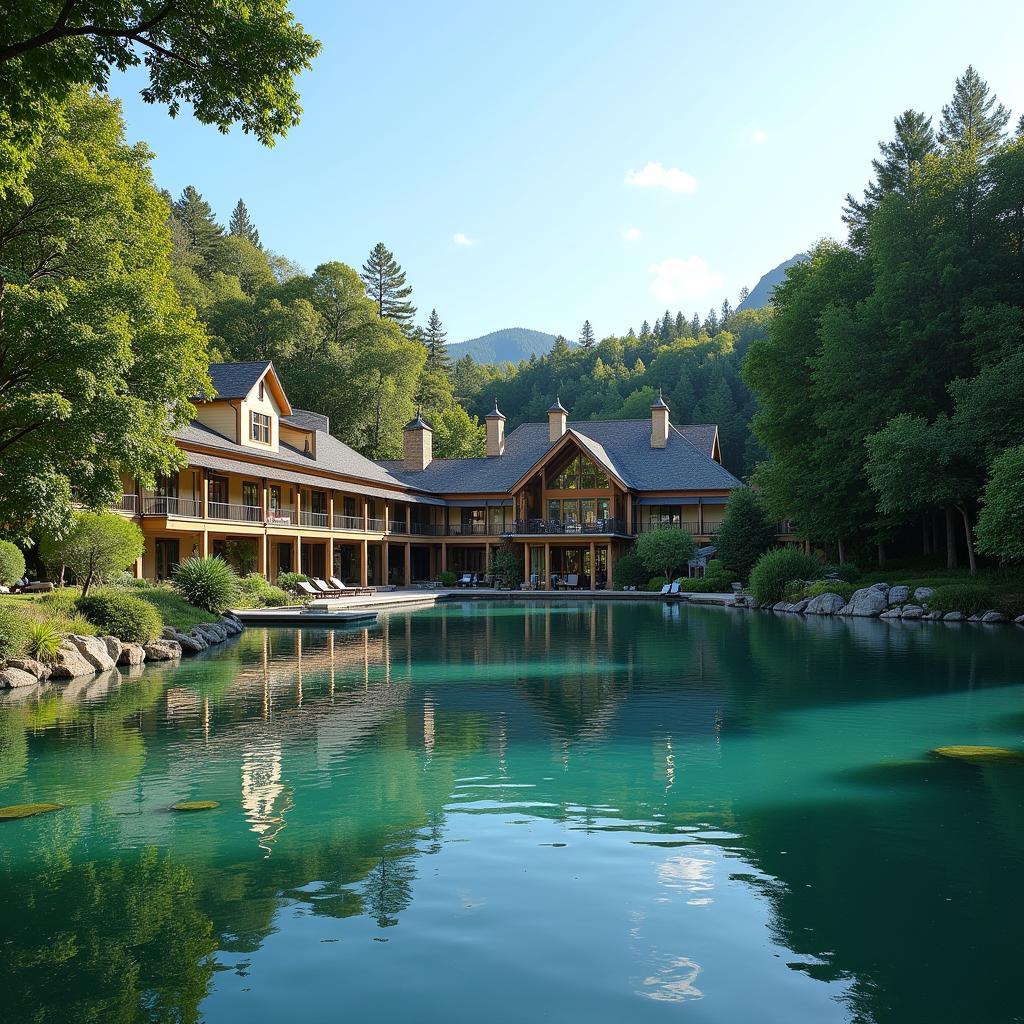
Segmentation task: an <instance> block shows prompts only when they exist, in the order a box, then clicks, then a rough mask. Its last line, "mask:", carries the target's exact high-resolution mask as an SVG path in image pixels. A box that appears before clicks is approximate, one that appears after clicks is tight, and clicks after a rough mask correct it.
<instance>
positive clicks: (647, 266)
mask: <svg viewBox="0 0 1024 1024" xmlns="http://www.w3.org/2000/svg"><path fill="white" fill-rule="evenodd" d="M292 6H293V9H294V10H295V12H296V14H297V16H298V18H299V20H300V21H301V22H302V23H303V24H304V25H305V26H306V28H307V29H308V30H309V31H310V32H312V33H313V34H314V35H316V36H317V37H318V38H320V39H321V40H322V41H323V43H324V50H323V53H322V55H321V56H320V57H319V59H318V60H317V61H316V63H315V65H314V67H313V70H312V71H309V72H307V73H306V74H305V75H303V76H302V78H301V79H300V82H299V87H300V91H301V93H302V102H303V107H304V110H305V113H304V115H303V121H302V124H301V125H300V126H299V127H298V128H296V129H294V130H293V131H292V132H291V133H290V134H289V136H288V138H287V139H285V140H284V141H282V142H280V143H278V145H277V146H276V147H274V148H273V149H264V148H263V147H261V146H260V145H259V144H258V143H257V142H255V141H254V140H253V139H252V138H250V137H248V136H245V135H244V134H243V133H241V132H240V131H233V132H232V133H231V134H229V135H227V136H224V135H221V134H219V133H218V132H217V131H216V129H213V128H208V127H204V126H202V125H199V124H198V123H196V122H195V121H193V120H192V119H191V118H189V117H187V116H185V115H184V114H182V115H181V116H180V117H179V118H178V119H177V120H176V121H172V120H170V119H169V118H168V117H167V116H166V114H165V113H164V112H163V110H162V109H161V108H159V107H150V106H147V105H146V104H144V103H143V102H142V101H141V100H140V99H139V98H138V95H137V89H138V85H139V81H140V78H139V76H138V75H137V74H132V75H127V76H121V77H118V78H115V80H114V83H113V85H114V88H113V90H112V91H113V92H114V94H115V95H117V96H119V97H121V98H122V99H123V100H124V108H125V115H126V118H127V120H128V124H129V134H130V137H131V138H132V139H138V138H141V139H145V140H146V141H147V142H148V143H149V144H150V146H151V147H152V148H153V149H154V151H155V152H156V154H157V157H156V161H155V164H154V170H155V174H156V177H157V180H158V182H159V183H160V184H161V185H162V186H163V187H165V188H168V189H170V190H171V192H173V193H174V194H177V193H178V192H180V190H181V189H182V188H183V187H184V186H185V185H187V184H194V185H195V186H196V187H197V188H199V190H200V191H201V192H202V193H203V194H204V196H205V197H206V198H207V199H208V200H209V201H210V203H211V204H212V205H213V207H214V209H215V210H216V211H217V212H218V214H219V215H220V216H221V217H222V218H223V219H224V220H225V221H226V220H227V218H228V215H229V214H230V211H231V208H232V206H233V205H234V203H235V201H236V200H237V199H238V198H239V196H241V197H243V198H244V199H245V201H246V204H247V205H248V206H249V209H250V212H251V214H252V216H253V218H254V220H255V221H256V224H257V226H258V227H259V230H260V234H261V237H262V239H263V241H264V244H266V245H267V246H269V247H270V248H272V249H274V250H275V251H277V252H282V253H284V254H286V255H288V256H290V257H291V258H293V259H295V260H297V261H298V262H299V263H300V264H301V265H302V266H304V267H305V268H307V269H309V270H311V269H312V268H313V267H315V266H316V265H317V264H318V263H320V262H323V261H325V260H333V259H337V260H342V261H344V262H346V263H349V264H351V265H352V266H354V267H357V268H358V267H359V266H361V265H362V263H363V261H364V259H365V258H366V254H367V253H368V252H369V250H370V248H371V247H372V246H373V245H374V243H376V242H377V241H383V242H384V243H385V244H386V245H387V246H388V247H389V248H391V249H392V250H393V251H394V252H395V254H396V256H397V257H398V259H399V260H400V262H401V263H402V264H403V266H404V267H405V269H406V271H407V273H408V278H409V283H410V284H412V286H413V289H414V293H413V299H414V301H415V302H416V304H417V305H418V306H419V307H420V315H421V317H422V318H423V319H424V320H425V319H426V316H427V315H428V314H429V311H430V308H431V307H436V308H437V310H438V312H439V314H440V315H441V318H442V320H443V321H444V323H445V326H446V328H447V329H448V337H449V340H450V341H460V340H464V339H466V338H470V337H475V336H477V335H480V334H483V333H486V332H488V331H491V330H496V329H498V328H501V327H516V326H519V327H532V328H536V329H538V330H544V331H550V332H553V333H557V332H561V333H564V334H566V335H567V336H569V337H572V338H575V337H576V336H577V334H578V333H579V327H580V324H581V323H582V321H583V320H584V318H589V319H590V320H591V322H592V323H593V325H594V328H595V330H596V332H597V334H598V336H599V337H602V336H604V335H607V334H612V333H623V332H625V331H626V329H627V328H628V327H630V326H634V327H636V328H639V326H640V323H641V321H642V320H644V319H645V318H646V319H649V320H651V321H653V320H654V318H655V316H657V315H658V314H659V312H661V311H662V310H664V309H665V308H666V307H670V308H671V309H672V310H673V311H675V310H676V309H679V308H681V309H683V310H685V311H686V312H687V313H688V314H692V312H693V311H694V310H699V311H701V313H702V315H703V313H704V312H706V311H707V309H708V308H709V306H711V305H715V306H716V307H717V306H718V305H720V303H721V301H722V299H723V298H724V297H726V296H728V297H729V299H730V300H731V301H732V302H733V303H735V301H736V295H737V292H738V291H739V289H740V287H741V286H742V285H747V286H749V287H753V285H754V283H755V282H756V281H757V279H758V277H759V276H760V275H761V274H762V273H763V272H764V271H766V270H768V269H769V268H771V267H772V266H774V265H775V264H777V263H779V262H781V261H782V260H783V259H786V258H788V257H789V256H791V255H793V254H794V253H795V252H799V251H801V250H804V249H806V248H808V247H809V246H810V245H812V244H813V243H814V242H815V241H816V240H817V239H819V238H821V237H823V236H834V237H839V236H841V235H842V223H841V221H840V207H841V203H842V198H843V196H844V195H845V193H846V192H847V191H850V190H854V191H859V190H860V189H862V188H863V186H864V184H865V182H866V180H867V176H868V173H869V170H870V166H869V161H870V159H871V157H872V156H873V155H874V154H875V149H876V145H877V142H878V140H879V139H880V138H883V137H888V135H889V134H890V127H891V124H892V118H893V117H894V116H895V115H896V114H898V113H899V112H900V111H901V110H903V109H905V108H906V107H909V106H913V107H916V108H918V109H922V110H924V111H926V112H928V113H935V114H936V115H938V112H939V110H940V109H941V106H942V104H943V103H944V102H946V100H947V99H948V97H949V94H950V93H951V90H952V86H953V82H954V79H955V78H956V76H957V75H958V74H960V73H961V72H962V71H963V69H964V68H965V67H966V66H967V65H968V64H970V63H973V64H974V65H975V66H976V67H977V68H978V70H979V71H980V73H981V74H982V76H983V77H984V78H986V79H987V80H988V82H989V85H990V86H991V87H992V88H993V89H994V90H995V91H996V92H997V93H998V95H999V97H1000V99H1001V100H1002V101H1003V102H1004V103H1005V104H1006V105H1007V106H1009V107H1011V108H1012V109H1013V110H1014V111H1015V117H1016V115H1017V114H1018V113H1020V112H1021V111H1022V110H1024V61H1021V59H1020V48H1019V41H1020V38H1021V32H1022V29H1024V12H1022V8H1021V5H1020V4H1019V3H1012V2H1004V3H986V2H980V3H979V2H975V3H972V4H970V5H967V4H964V3H962V2H960V3H954V2H945V0H939V2H923V0H918V2H914V3H907V2H902V3H901V2H898V0H897V2H893V0H889V2H887V3H878V2H861V3H858V4H856V5H852V4H842V5H840V4H834V3H824V4H822V3H786V2H784V0H781V2H775V3H771V4H764V3H721V4H712V3H700V4H698V3H690V2H685V3H684V2H650V3H646V4H643V5H635V4H626V3H621V2H617V3H613V2H606V0H600V2H597V0H593V2H588V3H583V2H562V0H560V2H548V3H533V2H519V3H516V4H514V5H513V4H506V5H503V6H501V7H498V6H497V5H494V4H484V3H481V2H475V3H470V2H445V0H438V2H437V3H434V4H429V5H428V4H425V3H406V2H392V3H389V4H386V5H384V4H382V5H369V4H360V5H355V4H345V5H344V6H342V5H340V4H336V3H333V2H326V0H293V5H292Z"/></svg>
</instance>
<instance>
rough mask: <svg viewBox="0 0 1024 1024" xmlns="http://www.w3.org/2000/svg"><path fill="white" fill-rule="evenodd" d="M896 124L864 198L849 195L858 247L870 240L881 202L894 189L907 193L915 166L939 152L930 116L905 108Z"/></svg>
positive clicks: (849, 220)
mask: <svg viewBox="0 0 1024 1024" xmlns="http://www.w3.org/2000/svg"><path fill="white" fill-rule="evenodd" d="M893 126H894V128H895V135H894V137H893V139H892V141H891V142H880V143H879V144H878V149H879V153H880V156H879V157H876V158H875V159H874V160H872V161H871V166H872V168H873V169H874V172H875V177H874V180H873V181H871V182H869V183H868V187H867V188H866V189H865V190H864V197H863V199H855V198H854V197H853V196H852V195H849V194H848V195H847V196H846V203H845V204H844V206H843V221H844V223H845V224H846V226H847V227H848V229H849V231H850V241H851V242H852V243H853V244H854V245H856V246H857V247H858V248H863V247H864V245H865V243H866V241H867V226H868V223H869V222H870V220H871V217H872V215H873V214H874V212H875V210H876V209H878V204H879V203H880V202H881V201H882V200H883V199H884V198H885V197H886V196H887V195H889V194H890V193H892V192H898V193H900V194H903V193H905V192H906V190H907V188H908V186H909V185H910V176H911V174H912V173H913V171H914V168H915V167H918V166H920V164H921V163H922V162H923V161H924V158H925V157H926V156H928V155H929V154H930V153H935V152H936V151H937V147H936V144H935V132H934V131H932V119H931V118H930V117H926V116H925V115H924V114H922V113H919V112H918V111H916V110H905V111H903V113H902V114H900V116H899V117H897V118H896V119H895V121H893Z"/></svg>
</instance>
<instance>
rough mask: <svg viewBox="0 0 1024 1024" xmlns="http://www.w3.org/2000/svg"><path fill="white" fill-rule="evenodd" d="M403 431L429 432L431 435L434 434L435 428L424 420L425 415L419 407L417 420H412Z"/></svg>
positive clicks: (417, 407) (417, 408)
mask: <svg viewBox="0 0 1024 1024" xmlns="http://www.w3.org/2000/svg"><path fill="white" fill-rule="evenodd" d="M402 429H403V430H429V431H430V432H431V433H433V432H434V428H433V427H432V426H431V425H430V424H429V423H428V422H427V421H426V420H425V419H424V418H423V413H422V411H421V409H420V407H419V406H416V418H415V419H414V420H410V421H409V422H408V423H406V425H405V426H404V427H402Z"/></svg>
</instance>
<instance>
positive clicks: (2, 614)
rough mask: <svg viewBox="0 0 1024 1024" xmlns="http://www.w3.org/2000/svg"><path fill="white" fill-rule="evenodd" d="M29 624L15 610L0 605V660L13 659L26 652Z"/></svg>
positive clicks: (8, 606)
mask: <svg viewBox="0 0 1024 1024" xmlns="http://www.w3.org/2000/svg"><path fill="white" fill-rule="evenodd" d="M28 644H29V624H28V621H27V620H26V619H25V616H24V615H23V614H22V613H21V611H20V610H19V609H17V608H13V607H11V606H10V605H0V658H13V657H16V656H17V655H19V654H24V653H25V652H26V651H27V650H28Z"/></svg>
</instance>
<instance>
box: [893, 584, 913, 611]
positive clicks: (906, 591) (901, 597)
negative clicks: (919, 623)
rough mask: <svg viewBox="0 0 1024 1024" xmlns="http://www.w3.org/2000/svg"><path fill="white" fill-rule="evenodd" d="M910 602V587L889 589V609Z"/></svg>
mask: <svg viewBox="0 0 1024 1024" xmlns="http://www.w3.org/2000/svg"><path fill="white" fill-rule="evenodd" d="M909 600H910V587H904V586H902V585H901V586H898V587H890V588H889V607H890V608H891V607H892V606H893V605H894V604H906V603H907V601H909Z"/></svg>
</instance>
